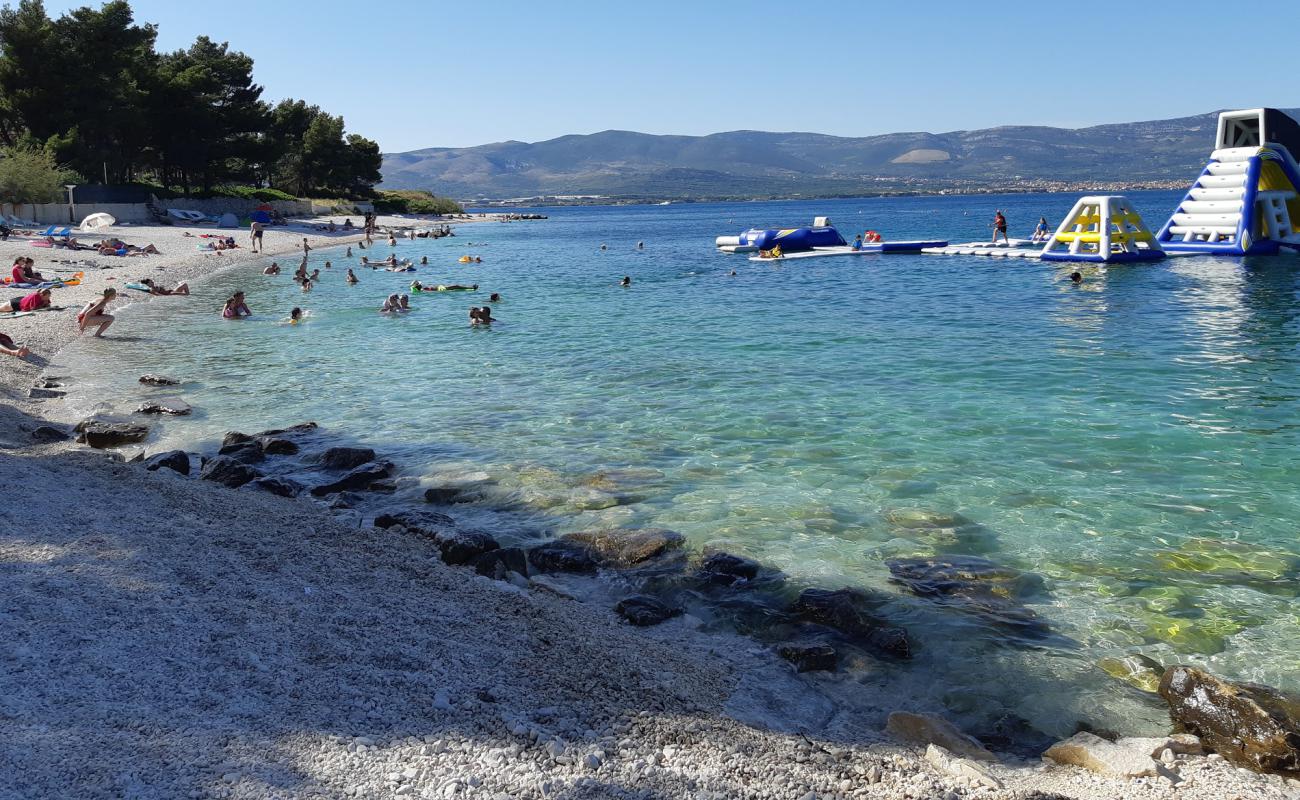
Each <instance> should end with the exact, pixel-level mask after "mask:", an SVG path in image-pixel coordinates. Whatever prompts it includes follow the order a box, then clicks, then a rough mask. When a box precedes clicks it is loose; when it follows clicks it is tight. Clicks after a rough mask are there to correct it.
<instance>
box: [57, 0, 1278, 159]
mask: <svg viewBox="0 0 1300 800" xmlns="http://www.w3.org/2000/svg"><path fill="white" fill-rule="evenodd" d="M84 4H85V3H84V2H82V3H65V2H55V1H53V0H50V1H48V2H47V8H48V10H49V12H50V13H51V14H52V15H57V14H58V13H61V12H62V11H64V10H65V9H67V8H70V7H73V6H77V5H84ZM132 6H133V7H134V9H135V11H136V18H137V20H140V21H147V22H153V23H156V24H157V25H158V26H159V29H160V30H159V44H160V46H161V47H162V48H164V49H175V48H179V47H183V46H185V45H187V44H188V43H189V42H191V41H193V39H194V37H195V36H197V35H199V34H207V35H208V36H210V37H212V38H214V39H216V40H218V41H229V42H230V43H231V45H232V47H234V48H235V49H238V50H242V51H244V52H245V53H248V54H249V55H251V56H252V57H253V58H254V60H255V61H256V64H257V66H256V72H255V77H256V79H257V80H258V82H260V83H261V84H262V85H264V86H265V87H266V92H265V95H264V96H265V97H266V98H267V99H268V100H271V101H275V100H279V99H281V98H284V97H296V98H302V99H305V100H308V101H309V102H312V103H316V104H319V105H320V106H322V107H323V108H325V109H326V110H328V111H330V112H332V113H336V114H343V115H344V117H345V119H346V121H347V124H348V128H349V130H351V131H355V132H357V133H361V134H364V135H366V136H369V137H371V138H373V139H376V140H378V142H379V144H380V146H381V147H382V148H383V149H384V150H385V152H393V151H399V150H411V149H416V148H421V147H434V146H465V145H475V144H483V143H486V142H493V141H502V140H505V139H520V140H524V141H538V140H541V139H549V138H552V137H555V136H559V135H562V134H566V133H592V132H595V131H601V130H606V129H610V128H618V129H625V130H637V131H645V132H648V133H681V134H704V133H714V132H717V131H726V130H737V129H759V130H800V131H816V132H820V133H832V134H838V135H844V136H862V135H870V134H876V133H889V132H892V131H900V130H913V131H915V130H925V131H933V132H940V131H951V130H959V129H971V128H983V127H991V126H995V125H1005V124H1042V125H1063V126H1070V127H1076V126H1083V125H1092V124H1099V123H1106V122H1126V121H1133V120H1142V119H1160V118H1165V117H1174V116H1185V115H1189V114H1193V113H1199V112H1203V111H1209V110H1212V109H1216V108H1247V107H1254V106H1258V105H1266V106H1275V107H1300V83H1298V82H1297V81H1296V80H1295V76H1296V75H1297V74H1298V73H1300V65H1297V59H1300V47H1298V46H1297V45H1298V44H1300V2H1296V0H1278V2H1274V3H1255V2H1236V3H1224V2H1221V1H1220V2H1205V1H1203V0H1187V1H1186V2H1183V3H1180V4H1177V5H1175V4H1172V3H1163V2H1141V0H1136V1H1133V0H1130V2H1111V1H1110V0H1102V1H1101V2H1091V3H1090V2H1086V0H1085V2H1077V3H1057V2H1054V1H1053V0H1038V1H1037V2H1019V1H1018V0H1013V1H1012V2H996V1H993V2H983V3H976V2H949V0H940V1H938V2H934V1H931V2H890V3H872V2H866V1H865V0H861V1H860V2H839V1H838V0H823V1H822V2H766V1H765V0H753V1H751V2H730V1H725V2H713V1H711V0H697V1H696V2H679V1H678V0H657V1H653V2H640V3H632V2H620V0H607V1H606V2H587V1H583V2H565V0H528V1H527V2H522V1H518V0H488V1H487V2H484V1H483V0H464V1H463V2H437V0H374V1H373V2H340V1H339V0H323V1H320V2H305V1H304V0H256V1H254V0H215V1H214V2H205V3H202V4H200V3H194V2H189V0H182V1H181V2H177V0H134V2H133V3H132ZM1175 8H1176V9H1177V10H1174V9H1175ZM1078 9H1085V10H1086V17H1082V16H1080V15H1079V14H1078V12H1077V10H1078Z"/></svg>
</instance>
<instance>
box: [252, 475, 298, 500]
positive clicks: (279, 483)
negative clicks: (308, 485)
mask: <svg viewBox="0 0 1300 800" xmlns="http://www.w3.org/2000/svg"><path fill="white" fill-rule="evenodd" d="M251 485H252V486H253V487H254V488H256V489H261V490H262V491H264V492H270V493H271V494H274V495H279V496H280V497H297V496H298V495H300V494H302V490H303V488H304V487H303V485H302V484H301V483H298V482H297V481H295V480H293V479H292V478H279V477H264V478H258V479H257V480H255V481H253V482H252V484H251Z"/></svg>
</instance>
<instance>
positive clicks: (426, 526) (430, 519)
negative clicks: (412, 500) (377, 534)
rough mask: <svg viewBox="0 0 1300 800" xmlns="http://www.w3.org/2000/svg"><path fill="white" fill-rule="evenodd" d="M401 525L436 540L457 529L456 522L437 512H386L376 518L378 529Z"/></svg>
mask: <svg viewBox="0 0 1300 800" xmlns="http://www.w3.org/2000/svg"><path fill="white" fill-rule="evenodd" d="M395 525H401V526H402V527H403V528H406V529H407V530H409V531H413V532H415V533H419V534H423V535H425V536H428V537H431V538H436V537H438V536H440V535H442V533H443V532H444V531H452V530H455V528H456V521H455V520H453V519H452V518H451V517H449V516H447V515H446V514H439V513H437V512H436V511H386V512H384V513H383V514H380V515H378V516H377V517H375V527H376V528H391V527H393V526H395Z"/></svg>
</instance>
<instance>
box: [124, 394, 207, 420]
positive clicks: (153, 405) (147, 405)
mask: <svg viewBox="0 0 1300 800" xmlns="http://www.w3.org/2000/svg"><path fill="white" fill-rule="evenodd" d="M193 410H194V409H192V408H191V407H190V404H189V403H187V402H185V401H184V400H182V399H180V398H179V397H161V398H159V399H157V400H146V401H145V402H143V403H141V404H140V405H139V406H137V407H136V409H135V413H137V414H168V415H171V416H173V417H183V416H187V415H189V414H190V413H191V412H193Z"/></svg>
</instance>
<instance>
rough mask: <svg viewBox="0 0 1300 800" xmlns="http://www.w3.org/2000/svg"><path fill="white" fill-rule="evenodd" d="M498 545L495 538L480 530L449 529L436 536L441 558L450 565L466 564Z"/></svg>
mask: <svg viewBox="0 0 1300 800" xmlns="http://www.w3.org/2000/svg"><path fill="white" fill-rule="evenodd" d="M500 547H501V545H499V544H497V540H496V539H493V538H492V537H491V536H489V535H487V534H486V533H483V532H482V531H450V532H448V533H443V534H441V535H439V536H438V549H439V550H440V551H442V560H443V561H444V562H446V563H448V564H451V565H452V566H459V565H461V564H468V563H470V562H471V561H473V560H474V559H475V558H476V557H478V556H481V555H483V554H484V553H489V552H491V551H493V550H496V549H498V548H500Z"/></svg>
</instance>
